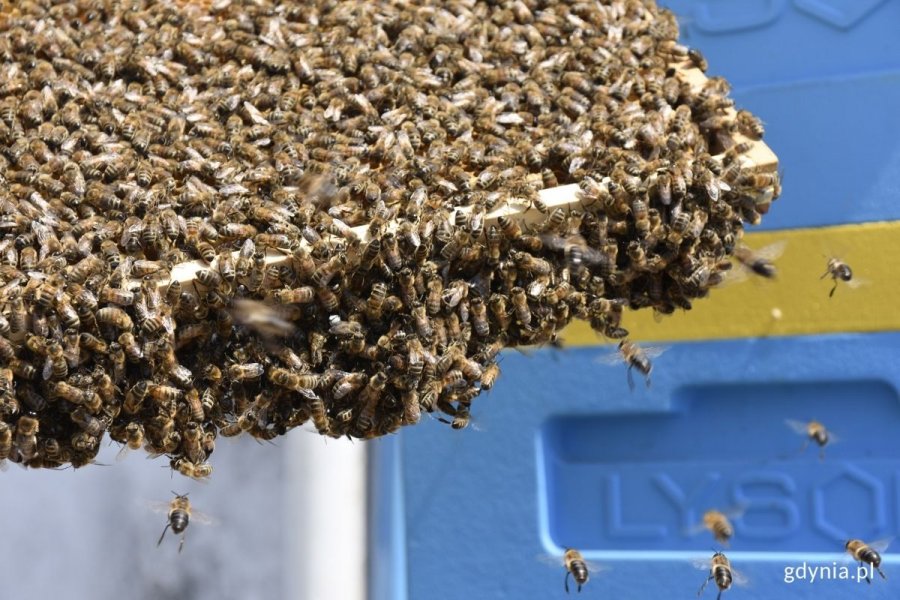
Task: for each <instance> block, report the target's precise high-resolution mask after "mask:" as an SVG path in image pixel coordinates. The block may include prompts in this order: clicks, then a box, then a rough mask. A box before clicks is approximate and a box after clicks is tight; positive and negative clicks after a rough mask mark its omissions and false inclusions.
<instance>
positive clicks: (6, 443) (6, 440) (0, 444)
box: [0, 421, 13, 468]
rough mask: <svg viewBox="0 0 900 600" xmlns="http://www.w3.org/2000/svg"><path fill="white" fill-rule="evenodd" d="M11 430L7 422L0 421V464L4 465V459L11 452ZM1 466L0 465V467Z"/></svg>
mask: <svg viewBox="0 0 900 600" xmlns="http://www.w3.org/2000/svg"><path fill="white" fill-rule="evenodd" d="M12 436H13V430H12V428H11V427H10V426H9V424H8V423H5V422H3V421H0V465H3V467H5V466H6V459H7V458H9V455H10V453H11V452H12V440H13V437H12ZM0 468H2V467H0Z"/></svg>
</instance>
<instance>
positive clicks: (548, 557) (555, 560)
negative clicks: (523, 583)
mask: <svg viewBox="0 0 900 600" xmlns="http://www.w3.org/2000/svg"><path fill="white" fill-rule="evenodd" d="M535 560H537V561H538V562H541V563H543V564H545V565H547V566H549V567H555V568H557V569H558V568H560V567H562V568H563V569H565V568H566V561H565V559H564V558H563V557H562V556H557V555H556V554H538V555H537V556H536V557H535Z"/></svg>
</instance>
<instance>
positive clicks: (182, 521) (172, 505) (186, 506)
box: [149, 459, 214, 553]
mask: <svg viewBox="0 0 900 600" xmlns="http://www.w3.org/2000/svg"><path fill="white" fill-rule="evenodd" d="M181 460H183V459H181ZM186 470H187V469H186ZM172 493H173V494H175V497H174V498H173V499H172V500H171V501H170V502H167V503H159V502H151V503H150V505H149V506H150V509H151V510H153V511H154V512H163V511H167V513H168V516H167V519H168V521H167V522H166V526H165V528H163V531H162V535H160V536H159V541H157V542H156V545H157V546H159V545H161V544H162V541H163V538H165V536H166V532H167V531H168V530H169V528H170V527H171V528H172V533H174V534H176V535H178V534H181V541H180V542H179V544H178V552H179V553H180V552H181V550H182V548H184V536H185V530H186V529H187V526H188V524H189V523H190V522H191V521H193V522H195V523H201V524H205V525H212V524H213V523H214V520H213V519H212V518H211V517H209V516H208V515H205V514H203V513H201V512H198V511H195V510H193V508H192V507H191V502H190V500H188V495H187V494H184V495H181V494H176V493H175V492H172Z"/></svg>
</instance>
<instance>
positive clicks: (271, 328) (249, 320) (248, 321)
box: [230, 298, 296, 338]
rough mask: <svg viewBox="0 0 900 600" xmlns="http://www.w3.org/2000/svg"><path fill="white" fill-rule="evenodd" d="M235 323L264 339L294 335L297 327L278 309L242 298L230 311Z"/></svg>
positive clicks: (233, 303)
mask: <svg viewBox="0 0 900 600" xmlns="http://www.w3.org/2000/svg"><path fill="white" fill-rule="evenodd" d="M230 313H231V315H232V316H233V317H234V320H235V322H236V323H237V324H238V325H241V326H243V327H245V328H247V329H248V330H250V331H252V332H255V333H257V334H259V335H260V336H262V337H263V338H285V337H288V336H290V335H293V333H294V331H295V329H296V328H295V327H294V325H293V323H291V322H290V321H288V320H286V319H285V318H284V317H285V316H286V314H285V313H282V312H280V311H279V309H278V308H277V307H274V306H270V305H268V304H264V303H262V302H257V301H255V300H248V299H245V298H241V299H238V300H234V301H233V302H232V308H231V311H230Z"/></svg>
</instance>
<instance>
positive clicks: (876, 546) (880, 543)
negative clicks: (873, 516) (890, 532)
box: [868, 536, 894, 554]
mask: <svg viewBox="0 0 900 600" xmlns="http://www.w3.org/2000/svg"><path fill="white" fill-rule="evenodd" d="M893 541H894V537H893V536H891V537H887V538H882V539H880V540H875V541H874V542H869V544H868V545H869V548H871V549H872V550H874V551H875V552H878V553H879V554H882V553H884V552H885V551H886V550H887V549H888V546H890V545H891V542H893Z"/></svg>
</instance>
